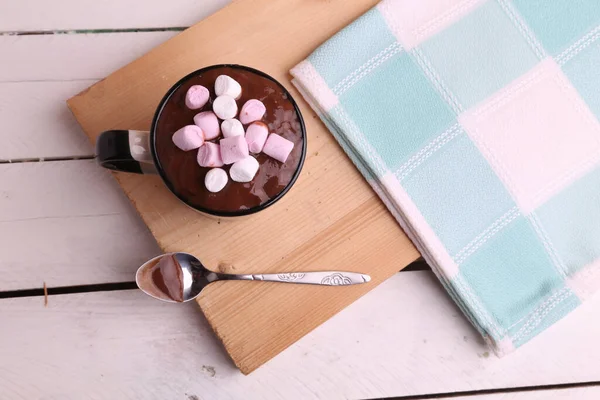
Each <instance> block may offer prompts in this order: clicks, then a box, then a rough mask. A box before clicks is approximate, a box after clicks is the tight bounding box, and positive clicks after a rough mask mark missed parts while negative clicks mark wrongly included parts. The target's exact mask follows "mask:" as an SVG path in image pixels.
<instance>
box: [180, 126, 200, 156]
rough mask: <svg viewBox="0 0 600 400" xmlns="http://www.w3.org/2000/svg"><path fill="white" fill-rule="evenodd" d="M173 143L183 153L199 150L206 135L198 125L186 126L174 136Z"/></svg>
mask: <svg viewBox="0 0 600 400" xmlns="http://www.w3.org/2000/svg"><path fill="white" fill-rule="evenodd" d="M172 139H173V143H174V144H175V146H177V147H179V148H180V149H181V150H183V151H188V150H193V149H197V148H198V147H200V146H202V145H203V144H204V133H203V132H202V129H200V128H199V127H197V126H196V125H186V126H184V127H183V128H181V129H179V130H178V131H177V132H175V133H174V134H173V138H172Z"/></svg>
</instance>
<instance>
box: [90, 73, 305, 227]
mask: <svg viewBox="0 0 600 400" xmlns="http://www.w3.org/2000/svg"><path fill="white" fill-rule="evenodd" d="M96 154H97V160H98V162H99V163H100V165H102V166H103V167H105V168H108V169H111V170H116V171H122V172H132V173H139V174H158V175H160V177H161V178H162V180H163V182H164V183H165V185H166V186H167V187H168V188H169V190H170V191H171V192H172V193H173V194H175V196H177V197H178V198H179V199H180V200H181V201H183V202H184V203H185V204H187V205H188V206H190V207H192V208H194V209H195V210H197V211H200V212H202V213H206V214H210V215H214V216H220V217H229V216H242V215H248V214H252V213H255V212H258V211H261V210H264V209H265V208H267V207H269V206H270V205H272V204H273V203H275V202H276V201H277V200H279V199H280V198H281V197H283V196H284V195H285V194H286V193H287V192H288V191H289V190H290V188H291V187H292V185H293V184H294V182H295V181H296V179H297V178H298V175H299V174H300V170H301V169H302V165H303V163H304V158H305V155H306V130H305V127H304V121H303V119H302V115H301V114H300V110H299V109H298V106H297V104H296V102H295V101H294V99H293V98H292V96H291V95H290V93H289V92H288V91H287V90H286V89H285V88H284V87H283V85H281V84H280V83H279V82H277V81H276V80H275V79H273V78H272V77H270V76H269V75H267V74H265V73H263V72H261V71H258V70H255V69H253V68H249V67H245V66H240V65H225V64H224V65H214V66H210V67H206V68H202V69H199V70H197V71H195V72H192V73H191V74H189V75H187V76H186V77H184V78H182V79H181V80H180V81H179V82H177V83H176V84H175V85H174V86H173V87H172V88H171V89H170V90H169V91H168V92H167V94H166V95H165V96H164V97H163V99H162V100H161V102H160V104H159V106H158V108H157V110H156V113H155V115H154V119H153V122H152V126H151V129H150V131H149V132H146V131H135V130H111V131H106V132H103V133H102V134H101V135H100V136H99V137H98V140H97V142H96Z"/></svg>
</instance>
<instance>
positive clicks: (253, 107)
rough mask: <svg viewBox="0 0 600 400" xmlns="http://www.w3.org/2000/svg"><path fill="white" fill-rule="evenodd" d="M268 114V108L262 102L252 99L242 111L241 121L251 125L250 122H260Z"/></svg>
mask: <svg viewBox="0 0 600 400" xmlns="http://www.w3.org/2000/svg"><path fill="white" fill-rule="evenodd" d="M266 112H267V108H266V107H265V105H264V104H263V103H262V101H260V100H256V99H251V100H248V101H247V102H246V103H245V104H244V105H243V106H242V111H240V121H242V124H244V125H245V124H249V123H250V122H254V121H258V120H260V119H261V118H262V117H263V115H265V113H266Z"/></svg>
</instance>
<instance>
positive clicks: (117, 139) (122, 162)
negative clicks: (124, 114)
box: [96, 130, 157, 174]
mask: <svg viewBox="0 0 600 400" xmlns="http://www.w3.org/2000/svg"><path fill="white" fill-rule="evenodd" d="M96 159H97V160H98V164H100V165H101V166H102V167H104V168H107V169H111V170H113V171H122V172H133V173H136V174H156V173H157V170H156V167H155V165H154V160H153V159H152V153H151V151H150V132H146V131H134V130H112V131H106V132H102V133H101V134H100V136H99V137H98V140H97V141H96Z"/></svg>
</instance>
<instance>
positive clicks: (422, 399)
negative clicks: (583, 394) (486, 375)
mask: <svg viewBox="0 0 600 400" xmlns="http://www.w3.org/2000/svg"><path fill="white" fill-rule="evenodd" d="M593 386H600V381H588V382H571V383H557V384H553V385H540V386H517V387H512V388H498V389H482V390H466V391H462V392H447V393H432V394H426V395H410V396H400V397H385V398H379V400H429V399H451V398H456V397H469V396H481V395H491V394H498V393H517V392H534V391H549V390H566V389H576V388H584V387H593ZM373 400H376V399H373Z"/></svg>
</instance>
